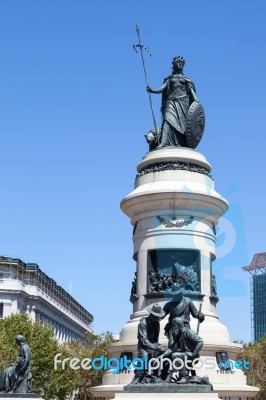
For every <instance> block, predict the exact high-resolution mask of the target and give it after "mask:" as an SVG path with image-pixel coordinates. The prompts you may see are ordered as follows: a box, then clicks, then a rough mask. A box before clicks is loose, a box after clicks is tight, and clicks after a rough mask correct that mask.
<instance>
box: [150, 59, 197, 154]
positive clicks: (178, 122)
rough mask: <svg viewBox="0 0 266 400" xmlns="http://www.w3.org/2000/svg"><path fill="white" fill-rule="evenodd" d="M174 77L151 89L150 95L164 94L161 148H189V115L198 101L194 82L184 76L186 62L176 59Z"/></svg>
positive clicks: (171, 76) (169, 77)
mask: <svg viewBox="0 0 266 400" xmlns="http://www.w3.org/2000/svg"><path fill="white" fill-rule="evenodd" d="M172 64H173V71H172V75H170V76H168V77H167V78H165V80H164V83H163V85H162V87H160V88H159V89H151V88H150V87H149V86H147V92H148V93H156V94H158V93H162V108H161V111H162V120H163V121H162V134H161V140H160V144H159V146H158V147H157V148H161V147H179V146H183V147H188V144H187V141H186V136H185V133H186V129H187V115H188V111H189V107H190V105H191V104H192V103H193V101H198V100H197V97H196V93H195V92H196V90H195V86H194V84H193V82H192V81H191V80H190V79H189V78H187V77H185V76H184V75H183V68H184V65H185V60H184V59H183V57H180V56H178V57H174V58H173V61H172Z"/></svg>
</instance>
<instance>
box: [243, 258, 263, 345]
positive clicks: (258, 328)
mask: <svg viewBox="0 0 266 400" xmlns="http://www.w3.org/2000/svg"><path fill="white" fill-rule="evenodd" d="M242 269H243V270H244V271H248V272H249V273H250V274H251V275H252V276H251V284H250V291H251V293H250V298H251V330H252V341H255V342H256V341H257V340H260V338H261V337H262V336H264V335H266V253H259V254H255V255H254V257H253V259H252V261H251V264H250V265H248V266H246V267H242Z"/></svg>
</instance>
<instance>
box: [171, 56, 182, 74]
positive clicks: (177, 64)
mask: <svg viewBox="0 0 266 400" xmlns="http://www.w3.org/2000/svg"><path fill="white" fill-rule="evenodd" d="M172 64H173V71H176V70H181V71H182V69H183V68H184V65H185V60H184V58H183V57H180V56H178V57H174V58H173V61H172Z"/></svg>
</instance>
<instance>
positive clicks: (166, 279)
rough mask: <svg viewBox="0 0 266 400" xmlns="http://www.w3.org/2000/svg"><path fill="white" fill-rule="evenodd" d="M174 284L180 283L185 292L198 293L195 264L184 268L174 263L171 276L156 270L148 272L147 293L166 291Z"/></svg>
mask: <svg viewBox="0 0 266 400" xmlns="http://www.w3.org/2000/svg"><path fill="white" fill-rule="evenodd" d="M174 283H182V284H183V285H184V289H185V290H186V291H191V292H199V289H200V286H199V278H198V267H197V266H196V265H195V264H193V265H189V266H184V265H180V264H178V263H175V264H174V266H173V268H172V271H171V274H167V273H164V272H161V271H159V270H158V269H157V270H154V269H152V270H149V272H148V293H154V292H161V291H164V290H168V289H170V288H171V287H172V285H173V284H174Z"/></svg>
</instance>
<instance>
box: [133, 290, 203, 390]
mask: <svg viewBox="0 0 266 400" xmlns="http://www.w3.org/2000/svg"><path fill="white" fill-rule="evenodd" d="M171 295H172V300H171V301H169V302H167V303H166V304H165V305H164V307H163V308H162V307H161V305H160V304H153V305H152V306H151V307H150V308H149V316H147V317H143V318H141V320H140V323H139V325H138V358H139V359H141V360H144V359H145V358H146V359H147V358H148V359H149V360H151V359H160V360H162V359H168V362H167V360H166V362H163V363H161V364H162V365H163V368H161V369H160V368H159V369H156V370H155V372H153V373H152V374H151V373H150V374H149V373H148V372H149V371H147V370H137V369H136V370H135V374H134V378H133V380H132V382H131V384H149V383H157V384H158V383H159V384H163V383H167V384H171V383H174V384H175V383H176V384H193V383H195V384H205V385H210V386H211V383H210V382H209V379H208V377H207V376H204V377H199V376H197V375H196V372H195V370H193V369H192V368H187V365H188V364H190V365H191V364H192V362H193V360H195V359H197V358H199V351H200V350H201V348H202V346H203V340H202V338H201V337H200V336H199V335H198V332H197V333H196V332H194V331H193V330H192V329H191V328H190V315H192V317H194V318H197V319H198V330H199V324H200V323H201V322H203V321H204V318H205V317H204V314H203V313H202V312H201V311H198V310H197V308H196V306H195V305H194V303H193V302H192V301H191V300H190V299H189V298H188V297H185V296H184V287H183V285H182V284H179V283H176V284H174V285H173V286H172V288H171ZM167 315H168V316H169V320H168V323H167V324H166V326H165V336H166V337H167V338H168V346H167V347H164V346H162V345H161V344H160V343H159V342H158V340H159V332H160V320H162V319H163V318H165V317H166V316H167ZM185 359H186V363H184V362H182V361H184V360H185ZM169 360H171V361H175V366H177V367H178V366H180V368H177V370H178V372H177V371H174V369H173V368H172V367H171V365H170V363H169Z"/></svg>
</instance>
